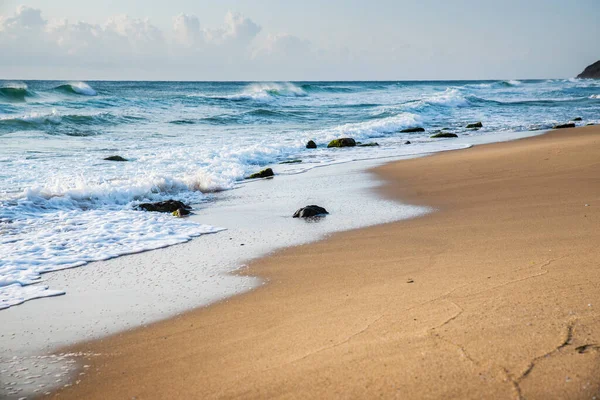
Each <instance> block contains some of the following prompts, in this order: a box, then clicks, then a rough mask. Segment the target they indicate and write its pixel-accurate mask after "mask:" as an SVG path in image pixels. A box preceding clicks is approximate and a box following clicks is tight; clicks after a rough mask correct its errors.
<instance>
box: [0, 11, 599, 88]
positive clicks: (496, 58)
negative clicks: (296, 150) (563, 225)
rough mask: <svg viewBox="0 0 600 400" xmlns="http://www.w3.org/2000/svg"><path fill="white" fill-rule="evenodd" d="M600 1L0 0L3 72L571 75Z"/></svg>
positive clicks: (593, 42) (62, 75)
mask: <svg viewBox="0 0 600 400" xmlns="http://www.w3.org/2000/svg"><path fill="white" fill-rule="evenodd" d="M598 21H600V1H599V0H527V1H523V0H503V1H497V0H494V1H490V0H452V1H441V0H370V1H365V0H345V1H342V0H327V1H326V0H321V1H316V0H303V1H287V0H279V1H276V0H218V1H217V0H212V1H210V0H168V1H165V0H121V1H111V0H104V1H101V2H100V1H81V0H24V1H22V0H0V79H60V80H67V79H69V80H92V79H109V80H200V81H206V80H266V81H274V80H283V81H286V80H451V79H527V78H540V79H545V78H569V77H573V76H575V75H577V74H578V73H579V72H581V71H582V70H583V68H584V67H585V66H587V65H588V64H591V63H592V62H595V61H596V60H598V59H600V41H599V40H597V39H598V38H599V37H600V24H599V23H598Z"/></svg>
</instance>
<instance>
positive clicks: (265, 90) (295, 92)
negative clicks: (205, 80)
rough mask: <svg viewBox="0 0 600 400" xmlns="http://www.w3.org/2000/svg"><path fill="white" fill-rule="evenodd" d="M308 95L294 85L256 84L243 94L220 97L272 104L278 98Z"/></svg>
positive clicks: (284, 83)
mask: <svg viewBox="0 0 600 400" xmlns="http://www.w3.org/2000/svg"><path fill="white" fill-rule="evenodd" d="M306 96H308V94H307V93H306V92H305V91H304V90H303V89H302V88H300V87H298V86H296V85H294V84H293V83H289V82H283V83H255V84H252V85H250V86H248V87H247V88H246V89H245V90H244V91H243V92H242V93H239V94H233V95H229V96H223V97H218V98H219V99H225V100H232V101H247V100H251V101H259V102H272V101H275V100H277V99H278V98H285V97H292V98H293V97H306Z"/></svg>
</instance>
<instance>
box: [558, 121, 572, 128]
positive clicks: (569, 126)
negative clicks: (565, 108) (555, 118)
mask: <svg viewBox="0 0 600 400" xmlns="http://www.w3.org/2000/svg"><path fill="white" fill-rule="evenodd" d="M565 128H575V124H574V123H573V122H569V123H568V124H561V125H554V129H565Z"/></svg>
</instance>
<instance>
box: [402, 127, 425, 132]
mask: <svg viewBox="0 0 600 400" xmlns="http://www.w3.org/2000/svg"><path fill="white" fill-rule="evenodd" d="M416 132H425V129H424V128H421V127H420V126H417V127H414V128H407V129H402V130H401V131H400V133H416Z"/></svg>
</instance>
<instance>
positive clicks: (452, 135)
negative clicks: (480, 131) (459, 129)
mask: <svg viewBox="0 0 600 400" xmlns="http://www.w3.org/2000/svg"><path fill="white" fill-rule="evenodd" d="M455 137H458V135H457V134H456V133H449V132H440V133H436V134H435V135H433V136H432V137H431V138H432V139H438V138H455Z"/></svg>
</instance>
